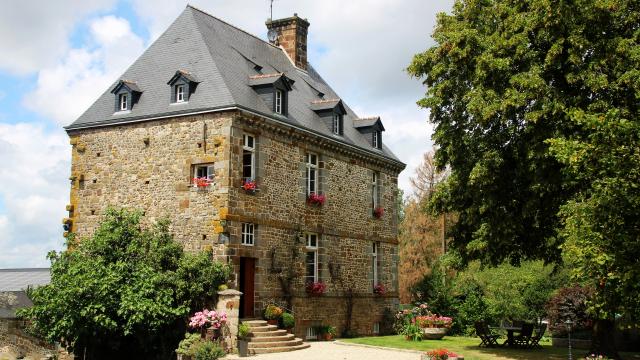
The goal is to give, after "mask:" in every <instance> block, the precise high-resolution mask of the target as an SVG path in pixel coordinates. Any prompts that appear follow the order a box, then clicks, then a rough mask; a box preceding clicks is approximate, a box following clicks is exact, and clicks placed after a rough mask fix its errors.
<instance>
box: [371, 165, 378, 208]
mask: <svg viewBox="0 0 640 360" xmlns="http://www.w3.org/2000/svg"><path fill="white" fill-rule="evenodd" d="M378 178H379V175H378V173H377V172H375V171H374V172H373V176H372V177H371V203H372V204H373V210H375V209H376V208H377V207H378V205H379V204H378V192H379V189H378Z"/></svg>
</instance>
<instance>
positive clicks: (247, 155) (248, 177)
mask: <svg viewBox="0 0 640 360" xmlns="http://www.w3.org/2000/svg"><path fill="white" fill-rule="evenodd" d="M255 163H256V139H255V138H254V137H253V136H251V135H246V134H245V135H244V136H243V146H242V180H243V181H244V182H247V181H253V180H255V178H256V170H255V168H256V167H255Z"/></svg>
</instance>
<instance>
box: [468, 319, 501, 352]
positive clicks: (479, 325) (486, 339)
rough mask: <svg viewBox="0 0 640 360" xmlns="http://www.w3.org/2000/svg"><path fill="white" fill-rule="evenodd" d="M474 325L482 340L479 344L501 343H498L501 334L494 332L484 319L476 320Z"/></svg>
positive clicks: (491, 345)
mask: <svg viewBox="0 0 640 360" xmlns="http://www.w3.org/2000/svg"><path fill="white" fill-rule="evenodd" d="M473 325H474V327H475V329H476V335H478V337H479V338H480V340H482V341H481V342H480V345H478V346H481V347H482V346H486V347H494V346H499V345H500V344H498V338H499V337H500V335H496V334H494V333H492V332H491V329H489V326H488V325H487V324H486V323H485V322H484V321H476V322H475V323H474V324H473Z"/></svg>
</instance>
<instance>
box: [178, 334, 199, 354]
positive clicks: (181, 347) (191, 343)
mask: <svg viewBox="0 0 640 360" xmlns="http://www.w3.org/2000/svg"><path fill="white" fill-rule="evenodd" d="M200 341H202V340H201V338H200V334H190V333H186V334H184V339H182V341H180V344H178V349H177V350H176V353H177V354H180V355H184V356H194V354H195V352H194V349H195V345H196V344H197V343H198V342H200Z"/></svg>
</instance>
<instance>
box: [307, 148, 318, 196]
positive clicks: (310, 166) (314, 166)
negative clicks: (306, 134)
mask: <svg viewBox="0 0 640 360" xmlns="http://www.w3.org/2000/svg"><path fill="white" fill-rule="evenodd" d="M314 158H315V162H314V161H313V159H314ZM306 164H307V184H306V185H307V196H309V195H311V193H316V194H319V192H318V154H315V153H311V152H310V153H307V155H306ZM312 171H313V176H312V175H311V173H312ZM312 183H313V189H311V184H312ZM312 190H313V191H312Z"/></svg>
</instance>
